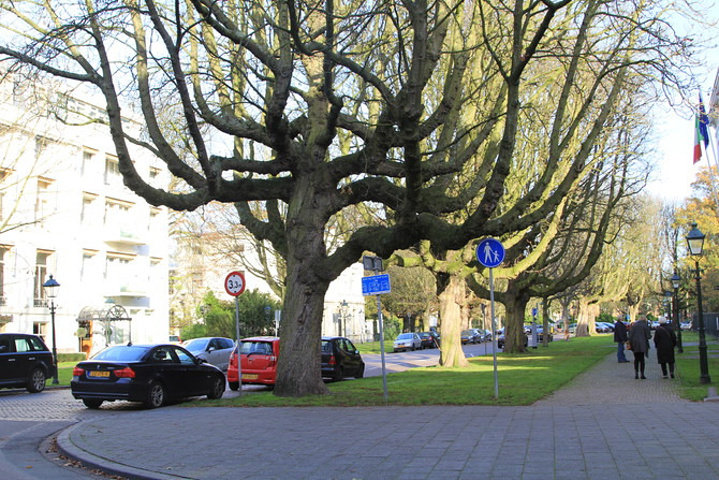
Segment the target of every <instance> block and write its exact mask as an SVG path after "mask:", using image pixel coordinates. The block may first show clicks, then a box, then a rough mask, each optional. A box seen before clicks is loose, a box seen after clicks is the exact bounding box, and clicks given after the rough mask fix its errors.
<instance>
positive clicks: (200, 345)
mask: <svg viewBox="0 0 719 480" xmlns="http://www.w3.org/2000/svg"><path fill="white" fill-rule="evenodd" d="M207 342H209V339H207V338H196V339H194V340H188V341H187V342H185V345H184V347H185V348H186V349H188V350H189V351H191V352H197V351H199V350H204V349H205V347H206V346H207Z"/></svg>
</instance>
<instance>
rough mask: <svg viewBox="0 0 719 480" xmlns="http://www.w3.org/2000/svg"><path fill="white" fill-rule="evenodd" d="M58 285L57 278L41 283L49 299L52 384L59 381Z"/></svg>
mask: <svg viewBox="0 0 719 480" xmlns="http://www.w3.org/2000/svg"><path fill="white" fill-rule="evenodd" d="M59 286H60V284H59V283H57V280H55V279H54V278H52V275H50V278H49V279H48V281H47V282H45V283H43V284H42V288H44V289H45V296H46V297H47V298H49V299H50V321H51V322H52V359H53V361H54V362H55V372H54V374H53V376H52V384H53V385H57V384H59V383H60V381H59V380H58V378H57V370H58V364H57V342H56V341H55V297H57V289H58V287H59Z"/></svg>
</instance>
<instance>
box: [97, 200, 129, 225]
mask: <svg viewBox="0 0 719 480" xmlns="http://www.w3.org/2000/svg"><path fill="white" fill-rule="evenodd" d="M132 206H133V205H132V204H131V203H127V202H120V201H112V200H110V199H108V200H107V201H106V202H105V219H104V223H105V226H113V225H114V226H117V227H126V226H132V225H134V222H133V219H132V218H131V217H130V209H131V207H132Z"/></svg>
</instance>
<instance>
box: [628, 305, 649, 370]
mask: <svg viewBox="0 0 719 480" xmlns="http://www.w3.org/2000/svg"><path fill="white" fill-rule="evenodd" d="M650 338H652V331H651V330H650V329H649V325H648V324H647V320H646V318H645V317H642V318H641V319H640V320H637V321H636V322H634V323H632V326H631V328H630V329H629V345H630V346H631V350H632V353H633V354H634V378H639V374H640V372H641V375H642V376H641V378H642V380H646V379H647V377H645V376H644V366H645V362H644V355H645V354H646V353H647V352H648V351H649V339H650Z"/></svg>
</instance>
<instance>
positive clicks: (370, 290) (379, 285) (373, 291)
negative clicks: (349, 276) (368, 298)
mask: <svg viewBox="0 0 719 480" xmlns="http://www.w3.org/2000/svg"><path fill="white" fill-rule="evenodd" d="M390 291H391V289H390V285H389V274H387V273H385V274H383V275H372V276H370V277H362V295H379V294H380V293H389V292H390Z"/></svg>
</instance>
